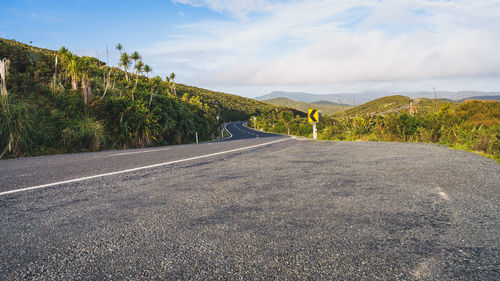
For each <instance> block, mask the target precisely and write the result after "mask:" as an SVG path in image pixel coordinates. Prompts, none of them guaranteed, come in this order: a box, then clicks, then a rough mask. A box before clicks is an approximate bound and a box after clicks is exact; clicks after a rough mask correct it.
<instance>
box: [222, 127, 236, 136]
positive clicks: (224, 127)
mask: <svg viewBox="0 0 500 281" xmlns="http://www.w3.org/2000/svg"><path fill="white" fill-rule="evenodd" d="M233 127H235V128H236V125H234V126H233ZM224 129H226V131H227V132H228V133H229V134H230V136H229V137H227V138H223V140H228V139H230V138H232V137H233V134H231V132H230V131H229V130H228V129H227V124H225V125H224Z"/></svg>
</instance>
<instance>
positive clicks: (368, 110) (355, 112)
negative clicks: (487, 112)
mask: <svg viewBox="0 0 500 281" xmlns="http://www.w3.org/2000/svg"><path fill="white" fill-rule="evenodd" d="M451 103H453V104H454V103H455V102H453V101H451V100H448V99H438V100H434V99H426V98H416V99H414V100H412V99H411V98H409V97H405V96H400V95H394V96H387V97H382V98H378V99H375V100H372V101H369V102H367V103H364V104H361V105H358V106H356V107H352V108H350V109H348V110H346V111H345V112H338V113H337V114H336V116H362V115H378V114H390V113H397V112H407V113H409V112H410V111H412V112H414V113H429V112H433V111H438V110H439V108H441V106H442V105H444V104H451Z"/></svg>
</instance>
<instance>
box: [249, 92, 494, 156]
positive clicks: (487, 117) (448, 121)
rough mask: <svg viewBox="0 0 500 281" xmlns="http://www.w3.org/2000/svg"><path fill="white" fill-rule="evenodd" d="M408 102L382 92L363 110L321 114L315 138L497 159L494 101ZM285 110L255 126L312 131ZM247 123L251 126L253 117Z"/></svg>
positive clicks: (278, 130) (262, 118)
mask: <svg viewBox="0 0 500 281" xmlns="http://www.w3.org/2000/svg"><path fill="white" fill-rule="evenodd" d="M384 101H385V102H386V103H384ZM410 101H411V100H410V99H409V98H406V97H401V96H393V97H385V98H381V99H378V100H375V101H373V102H370V103H371V106H370V105H369V106H364V107H363V106H360V107H359V109H360V112H362V113H365V114H361V113H359V114H358V116H349V117H346V116H344V117H338V116H331V117H328V116H327V117H324V118H323V120H322V122H321V123H320V124H318V138H319V139H323V140H349V141H354V140H365V141H398V142H401V141H407V142H431V143H439V144H444V145H448V146H450V147H454V148H459V149H464V150H469V151H474V152H478V153H480V154H483V155H485V156H489V157H492V158H494V159H495V160H496V161H497V162H499V163H500V102H496V101H477V100H471V101H466V102H464V103H460V104H456V103H452V102H446V101H434V100H429V99H421V100H420V101H411V102H412V103H411V104H409V103H410ZM405 102H406V105H407V106H406V105H405V104H404V103H405ZM415 103H417V105H418V104H420V106H415ZM372 106H376V107H377V108H378V109H375V108H373V107H372ZM436 106H438V107H439V108H438V109H437V110H436ZM353 110H356V108H355V109H353ZM377 111H378V113H377ZM347 112H348V113H349V110H348V111H347ZM380 112H384V113H383V114H380ZM350 113H351V114H352V112H350ZM285 115H287V114H285V113H281V114H271V115H262V116H259V117H258V118H257V127H258V128H259V129H262V130H265V131H270V132H276V133H287V129H288V128H290V132H291V134H294V135H300V136H308V137H310V136H311V135H312V126H311V125H310V124H308V123H307V120H306V119H305V118H302V117H300V116H296V117H295V118H288V117H287V116H285ZM249 124H251V125H253V119H250V120H249Z"/></svg>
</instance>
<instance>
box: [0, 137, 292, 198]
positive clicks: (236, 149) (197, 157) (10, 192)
mask: <svg viewBox="0 0 500 281" xmlns="http://www.w3.org/2000/svg"><path fill="white" fill-rule="evenodd" d="M286 140H291V138H286V139H280V140H276V141H271V142H266V143H261V144H256V145H251V146H246V147H240V148H235V149H231V150H226V151H221V152H216V153H211V154H206V155H202V156H195V157H190V158H185V159H179V160H174V161H170V162H164V163H159V164H154V165H149V166H143V167H137V168H132V169H127V170H121V171H116V172H111V173H105V174H99V175H94V176H88V177H82V178H76V179H72V180H66V181H58V182H53V183H47V184H42V185H36V186H31V187H25V188H20V189H14V190H9V191H4V192H0V196H3V195H7V194H12V193H17V192H21V191H28V190H35V189H40V188H46V187H51V186H56V185H60V184H66V183H72V182H79V181H84V180H90V179H95V178H101V177H107V176H113V175H118V174H124V173H129V172H135V171H140V170H145V169H151V168H156V167H161V166H166V165H171V164H175V163H180V162H185V161H190V160H196V159H201V158H207V157H211V156H216V155H221V154H227V153H231V152H236V151H241V150H246V149H252V148H256V147H260V146H265V145H269V144H273V143H278V142H282V141H286Z"/></svg>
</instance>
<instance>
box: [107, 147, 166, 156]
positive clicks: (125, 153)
mask: <svg viewBox="0 0 500 281" xmlns="http://www.w3.org/2000/svg"><path fill="white" fill-rule="evenodd" d="M169 149H171V148H161V149H151V150H144V151H135V152H124V153H116V154H111V155H110V156H120V155H129V154H138V153H147V152H155V151H162V150H169Z"/></svg>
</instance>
